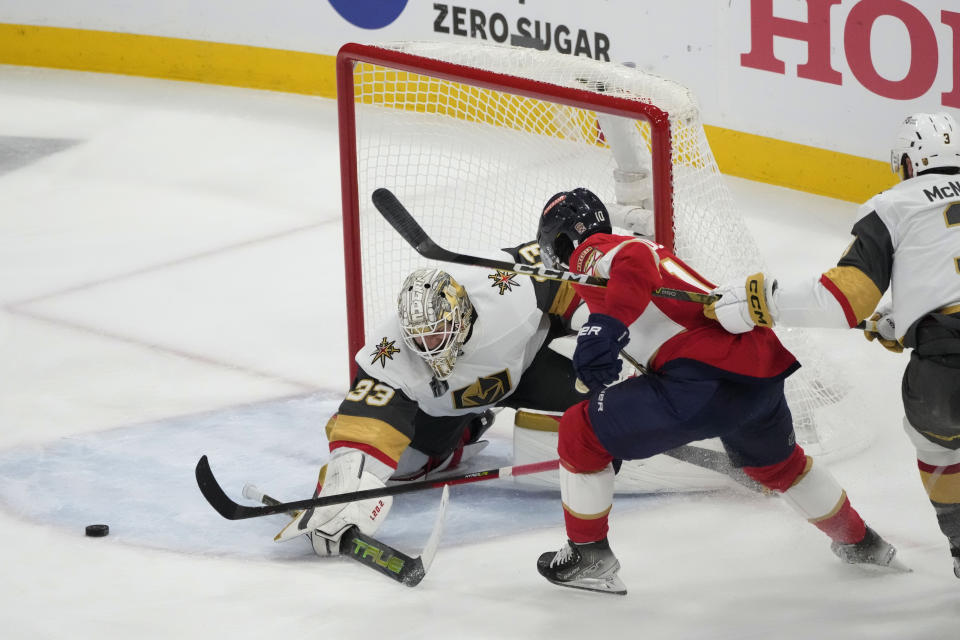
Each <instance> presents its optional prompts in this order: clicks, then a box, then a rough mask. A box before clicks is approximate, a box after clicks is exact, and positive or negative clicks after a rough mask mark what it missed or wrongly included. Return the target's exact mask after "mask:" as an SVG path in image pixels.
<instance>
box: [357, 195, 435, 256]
mask: <svg viewBox="0 0 960 640" xmlns="http://www.w3.org/2000/svg"><path fill="white" fill-rule="evenodd" d="M372 197H373V206H375V207H376V208H377V211H379V212H380V215H382V216H383V217H384V219H386V221H387V222H389V223H390V226H392V227H393V228H394V229H396V231H397V233H399V234H400V237H401V238H403V239H404V240H406V241H407V243H409V244H410V246H411V247H413V248H414V249H416V250H417V251H420V247H421V246H425V245H427V244H433V242H432V241H431V240H430V236H428V235H427V232H426V231H424V230H423V227H421V226H420V225H419V224H417V221H416V220H414V219H413V216H412V215H410V212H409V211H407V208H406V207H404V206H403V203H401V202H400V201H399V200H398V199H397V196H395V195H393V192H392V191H390V190H389V189H385V188H383V187H380V188H379V189H377V190H376V191H374V192H373V196H372Z"/></svg>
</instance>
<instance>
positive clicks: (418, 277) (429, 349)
mask: <svg viewBox="0 0 960 640" xmlns="http://www.w3.org/2000/svg"><path fill="white" fill-rule="evenodd" d="M397 312H398V314H399V316H400V330H401V333H402V335H403V342H404V344H406V345H407V347H409V348H410V349H411V350H413V352H414V353H416V354H417V355H419V356H420V357H421V358H423V359H424V360H425V361H426V362H427V364H428V365H429V366H430V368H431V369H432V370H433V374H434V376H435V377H436V378H437V379H438V380H445V379H447V378H449V377H450V374H452V373H453V365H454V363H455V362H456V361H457V357H458V356H459V355H460V350H461V348H462V347H463V343H464V342H466V340H467V337H468V336H469V335H470V327H471V325H472V322H473V305H472V304H470V298H469V297H468V296H467V292H466V290H465V289H464V288H463V287H462V286H460V284H459V283H457V281H456V280H454V279H453V277H452V276H451V275H450V274H449V273H447V272H446V271H441V270H440V269H417V270H416V271H414V272H413V273H411V274H410V275H408V276H407V279H406V280H404V281H403V287H402V288H401V290H400V296H399V297H398V298H397Z"/></svg>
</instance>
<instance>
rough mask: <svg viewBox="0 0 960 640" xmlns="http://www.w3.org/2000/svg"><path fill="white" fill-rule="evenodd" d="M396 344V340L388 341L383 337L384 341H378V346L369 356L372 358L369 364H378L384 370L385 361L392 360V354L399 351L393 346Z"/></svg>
mask: <svg viewBox="0 0 960 640" xmlns="http://www.w3.org/2000/svg"><path fill="white" fill-rule="evenodd" d="M396 342H397V341H396V340H389V339H387V338H386V337H384V339H383V340H381V341H380V344H378V345H377V346H376V350H375V351H374V352H373V353H371V354H370V355H371V356H373V360H371V361H370V364H377V362H379V363H380V364H381V365H382V366H383V368H384V369H386V368H387V360H388V359H389V360H393V354H395V353H400V349H397V348H396V347H395V346H393V345H394V344H396Z"/></svg>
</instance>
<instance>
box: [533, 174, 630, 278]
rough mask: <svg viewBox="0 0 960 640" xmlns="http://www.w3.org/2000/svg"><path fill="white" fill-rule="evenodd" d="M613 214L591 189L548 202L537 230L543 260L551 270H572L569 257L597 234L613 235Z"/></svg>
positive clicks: (562, 194)
mask: <svg viewBox="0 0 960 640" xmlns="http://www.w3.org/2000/svg"><path fill="white" fill-rule="evenodd" d="M612 230H613V228H612V227H611V225H610V215H609V214H608V213H607V208H606V207H605V206H603V202H601V201H600V198H598V197H597V196H596V194H594V193H593V192H592V191H590V190H589V189H584V188H583V187H577V188H576V189H574V190H573V191H561V192H560V193H558V194H556V195H555V196H553V197H552V198H550V200H548V201H547V204H546V206H545V207H544V208H543V214H542V215H541V216H540V224H539V226H538V227H537V242H538V243H539V244H540V258H541V259H542V260H543V264H544V265H545V266H546V267H547V268H548V269H564V270H566V269H569V268H570V267H569V264H570V255H571V254H572V253H573V250H574V249H576V248H577V247H579V246H580V243H581V242H583V241H584V240H586V239H587V238H588V237H590V236H592V235H593V234H595V233H610V232H611V231H612Z"/></svg>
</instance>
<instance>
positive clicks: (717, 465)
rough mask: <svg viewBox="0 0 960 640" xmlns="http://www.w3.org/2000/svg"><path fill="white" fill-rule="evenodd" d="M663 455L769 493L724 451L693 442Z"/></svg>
mask: <svg viewBox="0 0 960 640" xmlns="http://www.w3.org/2000/svg"><path fill="white" fill-rule="evenodd" d="M663 455H665V456H669V457H671V458H673V459H674V460H680V461H681V462H686V463H689V464H692V465H694V466H696V467H701V468H703V469H710V470H711V471H716V472H717V473H722V474H724V475H725V476H728V477H729V478H730V479H731V480H733V481H734V482H736V483H737V484H739V485H741V486H744V487H746V488H747V489H750V490H751V491H756V492H757V493H768V491H767V489H766V488H765V487H764V486H763V485H762V484H760V483H759V482H757V481H756V480H754V479H753V478H751V477H750V476H748V475H747V474H746V472H744V470H743V469H739V468H737V467H735V466H733V463H731V462H730V457H729V456H727V454H725V453H723V452H722V451H714V450H713V449H707V448H705V447H698V446H696V445H692V444H682V445H680V446H679V447H674V448H673V449H669V450H667V451H664V452H663Z"/></svg>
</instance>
